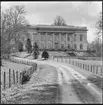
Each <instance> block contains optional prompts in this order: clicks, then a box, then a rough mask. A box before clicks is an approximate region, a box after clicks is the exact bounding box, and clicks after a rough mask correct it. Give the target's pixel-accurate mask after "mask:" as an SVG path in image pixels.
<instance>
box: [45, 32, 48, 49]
mask: <svg viewBox="0 0 103 105" xmlns="http://www.w3.org/2000/svg"><path fill="white" fill-rule="evenodd" d="M45 48H46V49H47V48H48V46H47V32H46V33H45Z"/></svg>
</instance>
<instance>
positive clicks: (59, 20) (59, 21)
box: [53, 16, 66, 26]
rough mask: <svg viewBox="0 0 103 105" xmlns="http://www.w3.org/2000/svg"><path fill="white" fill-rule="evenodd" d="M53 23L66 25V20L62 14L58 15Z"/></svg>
mask: <svg viewBox="0 0 103 105" xmlns="http://www.w3.org/2000/svg"><path fill="white" fill-rule="evenodd" d="M53 25H57V26H66V22H65V20H64V19H63V18H62V17H61V16H57V17H56V18H55V19H54V23H53Z"/></svg>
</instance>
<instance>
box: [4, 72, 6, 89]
mask: <svg viewBox="0 0 103 105" xmlns="http://www.w3.org/2000/svg"><path fill="white" fill-rule="evenodd" d="M5 85H6V72H5V71H4V89H5V87H6V86H5Z"/></svg>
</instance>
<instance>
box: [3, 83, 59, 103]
mask: <svg viewBox="0 0 103 105" xmlns="http://www.w3.org/2000/svg"><path fill="white" fill-rule="evenodd" d="M60 100H61V93H60V87H59V85H58V84H52V85H49V84H45V85H38V86H35V87H34V89H31V90H29V91H27V92H26V93H23V94H21V95H19V96H16V97H14V98H12V99H10V100H8V101H7V102H6V104H55V103H60ZM4 104H5V103H4Z"/></svg>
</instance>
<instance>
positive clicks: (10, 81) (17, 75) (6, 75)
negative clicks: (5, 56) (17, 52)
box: [1, 57, 37, 90]
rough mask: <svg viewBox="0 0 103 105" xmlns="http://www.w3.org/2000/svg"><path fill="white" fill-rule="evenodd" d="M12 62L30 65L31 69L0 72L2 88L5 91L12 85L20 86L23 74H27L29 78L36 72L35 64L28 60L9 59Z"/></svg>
mask: <svg viewBox="0 0 103 105" xmlns="http://www.w3.org/2000/svg"><path fill="white" fill-rule="evenodd" d="M11 61H12V62H15V63H20V64H26V65H30V66H31V67H30V68H28V69H24V70H22V71H19V70H12V69H9V70H8V71H9V72H6V71H2V72H3V73H2V74H3V75H2V76H3V77H2V78H3V80H2V82H1V83H2V88H3V89H4V90H5V89H6V88H10V87H11V86H12V85H17V84H21V82H22V77H23V73H27V74H28V75H29V76H31V75H32V74H33V72H34V71H35V70H37V64H36V63H34V62H31V61H28V60H21V59H16V58H15V57H12V58H11Z"/></svg>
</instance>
